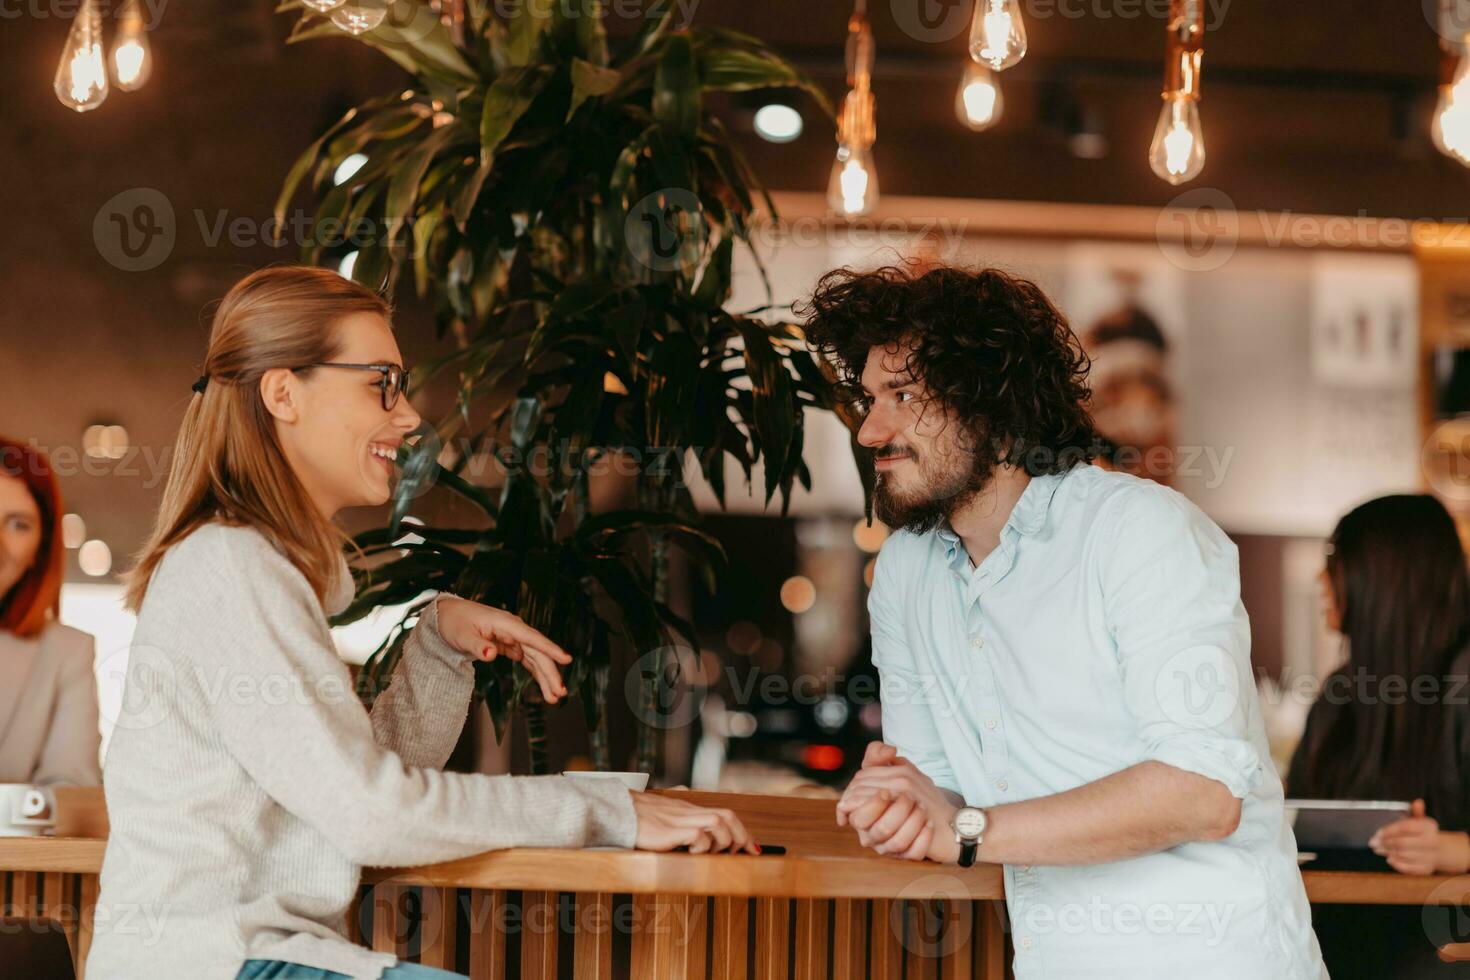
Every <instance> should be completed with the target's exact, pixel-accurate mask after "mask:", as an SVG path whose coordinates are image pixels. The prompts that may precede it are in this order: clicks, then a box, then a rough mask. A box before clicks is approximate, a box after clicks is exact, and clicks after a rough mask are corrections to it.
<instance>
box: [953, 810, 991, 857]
mask: <svg viewBox="0 0 1470 980" xmlns="http://www.w3.org/2000/svg"><path fill="white" fill-rule="evenodd" d="M987 823H989V819H988V818H987V817H986V816H985V811H984V810H982V809H980V808H979V807H977V806H962V807H960V808H959V809H958V810H956V811H955V814H954V819H953V820H952V821H951V822H950V826H951V827H953V828H954V839H955V841H956V842H958V844H959V845H960V862H959V864H960V867H962V868H968V867H969V866H970V865H972V864H974V863H975V852H976V850H977V849H978V848H979V847H980V844H981V843H982V842H983V841H984V840H985V825H986V824H987Z"/></svg>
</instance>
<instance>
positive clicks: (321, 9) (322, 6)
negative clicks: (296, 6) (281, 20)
mask: <svg viewBox="0 0 1470 980" xmlns="http://www.w3.org/2000/svg"><path fill="white" fill-rule="evenodd" d="M346 2H347V0H301V5H302V6H303V7H306V8H307V9H308V10H315V11H316V12H317V13H319V14H324V13H326V12H327V11H329V10H336V9H337V8H338V7H340V6H342V4H344V3H346Z"/></svg>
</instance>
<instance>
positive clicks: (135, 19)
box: [111, 0, 153, 92]
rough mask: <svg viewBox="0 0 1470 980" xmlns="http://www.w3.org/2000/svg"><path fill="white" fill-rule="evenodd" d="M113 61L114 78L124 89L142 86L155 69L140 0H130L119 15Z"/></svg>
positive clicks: (132, 89) (119, 86) (130, 90)
mask: <svg viewBox="0 0 1470 980" xmlns="http://www.w3.org/2000/svg"><path fill="white" fill-rule="evenodd" d="M111 61H112V80H113V81H115V82H117V87H118V88H120V89H122V90H123V91H124V92H134V91H137V90H138V89H140V88H142V87H143V83H145V82H147V81H148V76H149V75H151V74H152V73H153V53H152V51H151V50H150V49H149V47H148V28H147V25H146V24H145V23H144V21H143V5H142V3H141V0H127V3H125V4H124V5H123V8H122V12H121V13H120V14H119V15H118V28H117V37H116V38H115V39H114V40H113V42H112V58H111Z"/></svg>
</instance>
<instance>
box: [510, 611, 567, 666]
mask: <svg viewBox="0 0 1470 980" xmlns="http://www.w3.org/2000/svg"><path fill="white" fill-rule="evenodd" d="M495 625H496V627H497V628H498V629H500V630H503V631H504V632H505V634H506V635H507V637H508V638H509V639H512V640H514V641H515V642H516V643H519V644H520V645H521V646H523V647H530V648H531V649H534V650H539V651H541V652H542V653H544V654H546V655H547V656H548V657H550V658H551V659H552V660H554V661H556V662H557V663H562V664H569V663H571V662H572V655H571V654H570V653H567V652H566V651H565V650H563V649H562V648H561V647H559V646H557V645H556V643H554V642H553V641H552V639H551V638H550V637H549V636H547V635H546V634H545V633H542V632H541V631H540V630H537V629H533V628H532V627H530V626H527V625H526V623H525V621H523V620H522V619H520V618H519V617H517V616H512V615H507V617H506V619H505V620H504V621H503V622H499V623H496V624H495Z"/></svg>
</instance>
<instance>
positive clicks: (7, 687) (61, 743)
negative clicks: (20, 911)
mask: <svg viewBox="0 0 1470 980" xmlns="http://www.w3.org/2000/svg"><path fill="white" fill-rule="evenodd" d="M63 556H64V552H63V548H62V542H61V495H60V493H59V492H58V490H57V486H56V476H55V474H54V473H53V472H52V470H51V465H50V463H49V462H48V461H47V460H46V457H45V456H43V455H42V454H41V453H40V452H39V451H37V450H36V449H34V448H32V447H30V446H23V445H20V444H18V443H15V442H11V441H8V440H5V439H0V783H39V784H46V785H55V784H64V785H72V786H97V785H99V784H100V783H101V782H102V774H101V769H100V766H99V764H98V758H97V754H98V734H97V686H96V682H95V679H94V675H93V672H92V661H93V641H92V637H90V636H88V635H87V634H86V633H83V632H81V631H79V630H74V629H72V628H71V627H69V626H62V625H61V623H60V622H59V621H58V616H59V614H60V610H61V579H62V569H63Z"/></svg>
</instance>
